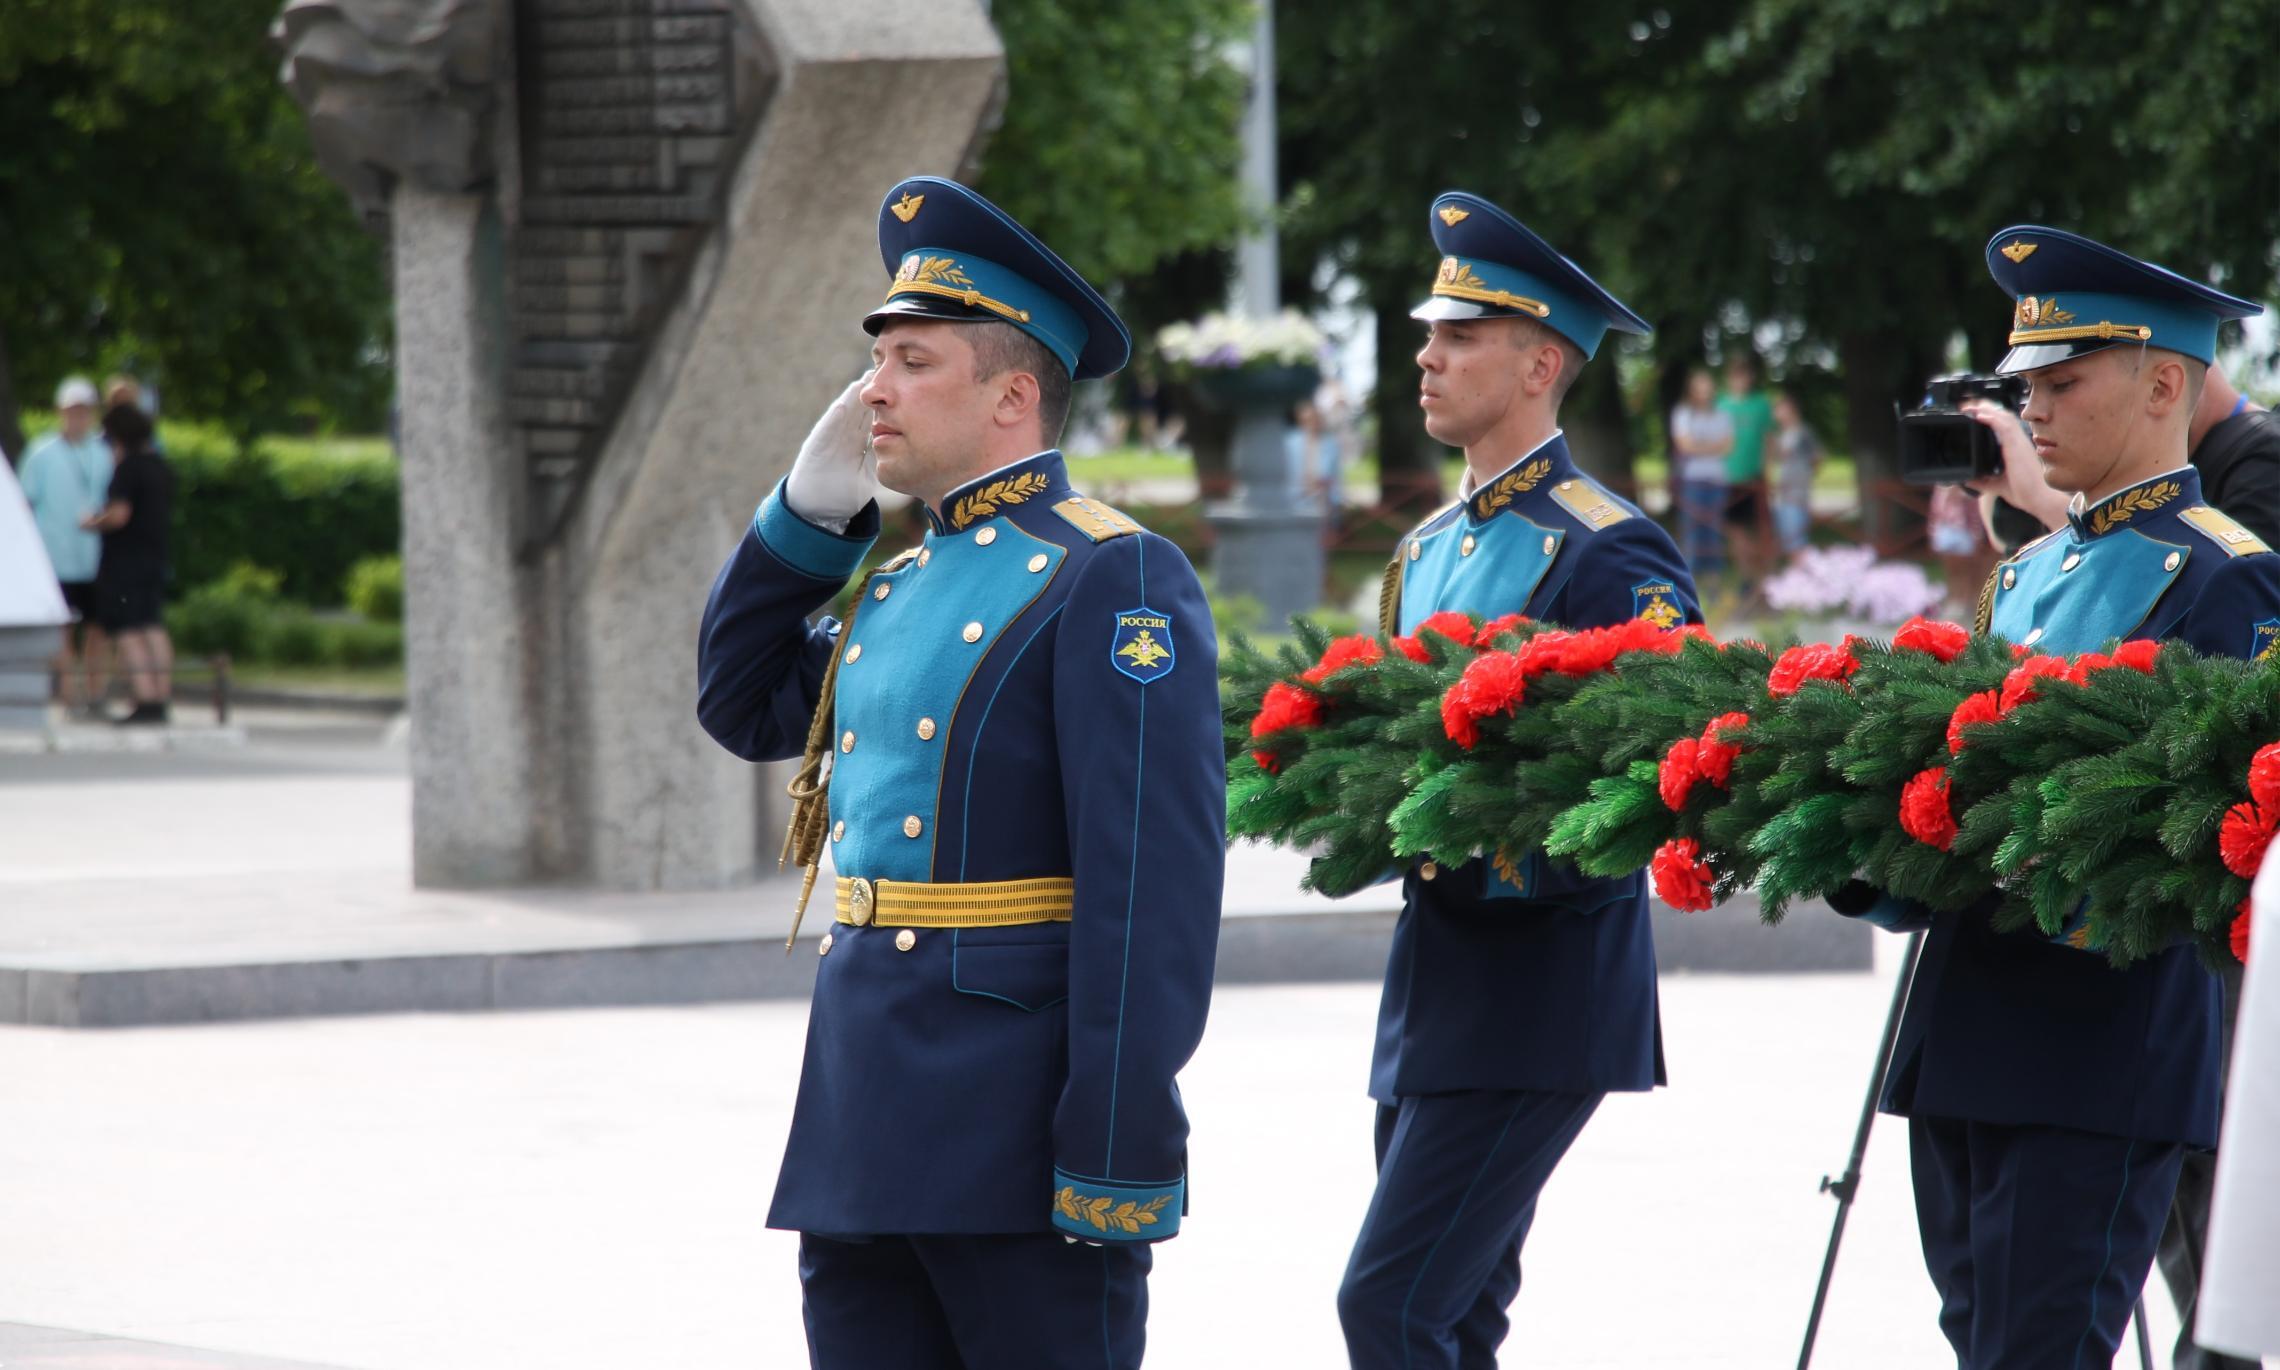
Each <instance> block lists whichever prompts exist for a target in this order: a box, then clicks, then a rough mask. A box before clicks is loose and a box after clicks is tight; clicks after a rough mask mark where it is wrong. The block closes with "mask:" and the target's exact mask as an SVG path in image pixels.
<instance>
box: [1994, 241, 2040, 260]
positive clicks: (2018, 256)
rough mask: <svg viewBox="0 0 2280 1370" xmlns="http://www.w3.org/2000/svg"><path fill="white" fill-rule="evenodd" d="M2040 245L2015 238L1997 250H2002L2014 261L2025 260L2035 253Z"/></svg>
mask: <svg viewBox="0 0 2280 1370" xmlns="http://www.w3.org/2000/svg"><path fill="white" fill-rule="evenodd" d="M2038 246H2040V244H2037V243H2023V242H2020V241H2019V240H2018V239H2016V238H2014V239H2012V240H2011V242H2010V243H2009V244H2008V245H2006V246H2004V247H2001V248H1998V249H1996V250H1997V251H1999V252H2001V253H2002V254H2003V255H2004V256H2006V257H2009V258H2010V259H2011V260H2012V261H2013V262H2023V261H2025V260H2026V259H2027V258H2029V257H2032V256H2034V255H2035V248H2036V247H2038Z"/></svg>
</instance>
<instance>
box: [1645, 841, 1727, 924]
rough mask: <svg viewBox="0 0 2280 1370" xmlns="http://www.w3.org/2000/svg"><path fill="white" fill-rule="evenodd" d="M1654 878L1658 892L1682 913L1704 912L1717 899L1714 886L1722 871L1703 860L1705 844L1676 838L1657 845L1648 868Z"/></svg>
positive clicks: (1657, 893) (1660, 896) (1664, 900)
mask: <svg viewBox="0 0 2280 1370" xmlns="http://www.w3.org/2000/svg"><path fill="white" fill-rule="evenodd" d="M1647 869H1648V871H1649V872H1650V873H1651V874H1652V876H1653V878H1654V885H1655V894H1656V895H1657V896H1658V897H1659V898H1660V899H1661V900H1662V901H1663V902H1664V903H1666V904H1668V905H1670V906H1671V907H1672V908H1674V909H1677V910H1679V911H1680V912H1682V913H1700V912H1702V911H1703V910H1704V909H1707V908H1709V907H1710V905H1711V904H1712V903H1713V902H1714V901H1713V900H1712V898H1711V885H1712V883H1713V882H1714V881H1716V879H1717V878H1718V873H1717V872H1716V871H1713V870H1711V869H1710V867H1709V864H1708V863H1707V862H1705V861H1703V860H1702V847H1701V844H1699V843H1697V842H1696V841H1695V840H1694V839H1693V838H1691V837H1674V838H1672V839H1671V840H1669V841H1668V842H1665V843H1663V844H1662V845H1661V846H1659V847H1657V848H1655V859H1654V862H1653V863H1652V864H1651V865H1650V866H1649V867H1648V868H1647Z"/></svg>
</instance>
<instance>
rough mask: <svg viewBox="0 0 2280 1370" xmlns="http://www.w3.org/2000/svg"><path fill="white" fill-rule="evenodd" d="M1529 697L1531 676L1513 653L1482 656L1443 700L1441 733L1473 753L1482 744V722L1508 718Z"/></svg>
mask: <svg viewBox="0 0 2280 1370" xmlns="http://www.w3.org/2000/svg"><path fill="white" fill-rule="evenodd" d="M1527 693H1528V673H1527V670H1526V668H1525V667H1523V666H1522V665H1521V663H1520V658H1519V657H1517V656H1515V655H1513V654H1512V653H1511V652H1483V653H1482V654H1481V655H1479V656H1477V657H1475V658H1474V659H1473V663H1472V664H1471V665H1470V666H1467V667H1465V673H1464V674H1463V675H1461V676H1458V677H1457V683H1456V684H1454V685H1451V686H1450V687H1449V689H1448V693H1446V694H1444V695H1442V696H1441V731H1443V732H1445V733H1447V734H1448V736H1449V740H1450V741H1451V742H1454V743H1456V744H1457V745H1458V746H1460V747H1463V748H1466V749H1467V750H1470V749H1471V748H1472V746H1473V744H1474V743H1477V742H1479V741H1480V721H1481V720H1482V719H1484V718H1488V717H1491V716H1493V715H1496V714H1509V713H1511V712H1512V711H1513V710H1514V709H1517V708H1519V707H1520V701H1521V700H1522V699H1523V698H1525V697H1526V696H1527Z"/></svg>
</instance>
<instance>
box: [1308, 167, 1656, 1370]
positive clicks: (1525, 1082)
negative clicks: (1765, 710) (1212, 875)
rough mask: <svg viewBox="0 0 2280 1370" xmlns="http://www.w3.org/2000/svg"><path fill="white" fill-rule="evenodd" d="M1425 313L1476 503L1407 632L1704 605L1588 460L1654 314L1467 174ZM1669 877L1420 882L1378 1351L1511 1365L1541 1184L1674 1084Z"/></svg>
mask: <svg viewBox="0 0 2280 1370" xmlns="http://www.w3.org/2000/svg"><path fill="white" fill-rule="evenodd" d="M1429 223H1430V225H1431V229H1432V234H1433V241H1434V244H1435V245H1436V246H1437V247H1438V248H1439V249H1440V253H1441V260H1440V267H1439V270H1438V272H1437V273H1436V274H1435V276H1434V279H1433V289H1432V295H1431V297H1430V298H1429V299H1427V301H1426V302H1425V303H1424V304H1422V305H1420V306H1419V307H1418V308H1417V309H1416V310H1415V311H1413V313H1414V317H1416V318H1418V319H1421V320H1424V321H1426V323H1427V324H1428V326H1429V329H1430V332H1429V335H1428V337H1427V340H1426V343H1425V347H1424V350H1423V351H1421V352H1419V353H1418V354H1417V364H1418V365H1419V367H1421V368H1422V369H1423V371H1424V376H1423V378H1422V382H1421V387H1420V389H1421V394H1420V404H1421V405H1422V407H1423V409H1424V414H1425V431H1426V432H1427V433H1429V434H1431V435H1432V436H1433V437H1434V438H1435V439H1437V440H1439V441H1441V442H1444V443H1447V444H1449V445H1450V446H1453V447H1460V448H1463V449H1464V454H1465V476H1464V480H1463V482H1462V484H1461V486H1460V493H1461V494H1462V496H1463V498H1461V499H1460V500H1458V501H1457V502H1456V503H1455V504H1453V505H1451V506H1449V507H1448V508H1446V509H1443V510H1441V511H1440V512H1438V513H1436V514H1434V515H1433V516H1432V517H1431V518H1429V519H1427V520H1426V521H1425V522H1424V523H1423V524H1422V525H1420V526H1419V527H1418V528H1417V529H1416V531H1414V532H1412V533H1411V534H1410V535H1409V536H1408V537H1406V538H1404V539H1403V540H1402V542H1401V545H1400V547H1399V548H1398V549H1397V550H1396V552H1395V555H1394V559H1393V562H1392V564H1391V565H1390V566H1389V567H1388V568H1387V571H1386V584H1385V594H1384V598H1383V601H1382V606H1383V607H1382V615H1381V617H1382V623H1381V627H1382V628H1383V629H1384V630H1385V631H1386V632H1388V633H1394V632H1399V633H1413V632H1415V631H1416V628H1417V625H1418V624H1419V623H1420V622H1422V621H1423V620H1424V619H1425V618H1426V617H1427V616H1428V615H1430V614H1433V613H1435V612H1437V611H1441V610H1458V611H1464V612H1469V613H1473V614H1478V615H1481V616H1483V617H1495V616H1498V615H1502V614H1507V613H1515V612H1517V613H1523V614H1526V615H1527V616H1528V617H1530V618H1533V619H1537V620H1540V621H1546V622H1552V623H1557V624H1560V625H1562V626H1564V627H1568V628H1596V627H1602V626H1605V625H1608V624H1613V623H1620V622H1625V621H1628V620H1630V619H1633V618H1641V617H1643V618H1646V619H1649V620H1651V621H1653V622H1654V623H1655V624H1657V625H1658V626H1660V627H1662V628H1664V629H1666V630H1668V629H1675V628H1677V627H1679V626H1680V625H1681V624H1684V623H1694V622H1699V621H1700V620H1701V614H1700V611H1699V609H1698V608H1697V605H1696V599H1695V592H1694V582H1693V578H1692V577H1691V576H1690V575H1689V574H1688V572H1687V569H1686V563H1685V562H1684V561H1683V560H1682V559H1681V558H1680V557H1679V554H1678V549H1677V547H1676V546H1674V545H1673V544H1672V542H1671V540H1670V537H1669V535H1668V534H1667V533H1665V532H1664V531H1663V530H1662V528H1661V527H1660V526H1658V525H1657V524H1656V523H1655V522H1654V521H1653V520H1652V519H1649V518H1647V517H1645V516H1644V515H1642V514H1641V513H1640V512H1639V510H1638V509H1637V508H1636V507H1635V506H1633V505H1632V504H1630V503H1629V502H1628V501H1625V500H1623V499H1620V498H1618V497H1616V496H1615V495H1613V494H1611V493H1609V492H1608V491H1607V490H1606V489H1604V488H1603V487H1601V486H1600V485H1599V484H1598V483H1597V482H1595V481H1593V480H1592V479H1591V478H1590V477H1588V476H1586V475H1584V474H1583V473H1582V472H1581V471H1580V470H1578V469H1577V467H1576V465H1575V462H1574V460H1573V458H1571V457H1570V456H1569V454H1568V450H1567V442H1566V440H1565V439H1564V438H1563V437H1562V436H1561V434H1560V427H1559V407H1560V399H1561V397H1562V396H1563V395H1565V394H1566V393H1567V390H1568V387H1569V386H1570V385H1572V384H1573V383H1574V381H1575V378H1576V374H1577V373H1578V372H1579V371H1580V370H1581V369H1582V367H1583V365H1584V363H1585V362H1587V361H1588V360H1590V358H1591V357H1592V355H1593V354H1594V353H1596V352H1597V351H1598V349H1599V344H1600V341H1601V339H1602V338H1603V337H1604V336H1605V335H1606V333H1607V332H1608V330H1609V329H1611V328H1612V329H1617V330H1620V331H1622V332H1626V333H1638V334H1643V333H1646V332H1647V331H1648V328H1647V324H1646V321H1645V320H1643V319H1641V318H1640V317H1639V316H1638V315H1636V314H1634V313H1632V312H1631V311H1630V310H1629V309H1628V308H1626V307H1625V306H1624V305H1623V303H1622V302H1621V301H1620V300H1617V299H1616V298H1615V297H1614V296H1613V295H1611V294H1609V293H1608V292H1607V291H1606V290H1604V289H1602V288H1601V287H1600V285H1599V284H1598V283H1597V282H1596V281H1594V280H1592V279H1591V277H1589V276H1588V275H1586V274H1584V272H1583V270H1582V269H1581V268H1580V267H1578V266H1576V264H1575V263H1573V262H1571V261H1569V260H1568V259H1567V258H1566V257H1563V256H1561V255H1560V254H1559V253H1558V252H1556V251H1554V250H1553V249H1552V248H1551V247H1550V246H1549V245H1547V244H1546V243H1545V242H1544V241H1543V240H1542V239H1541V238H1538V237H1537V236H1536V235H1535V234H1534V233H1531V232H1530V231H1529V230H1528V229H1527V228H1525V227H1524V226H1522V225H1521V223H1520V221H1519V220H1517V219H1515V218H1513V217H1512V216H1511V215H1509V214H1507V213H1505V212H1504V211H1503V210H1502V209H1499V208H1497V207H1496V206H1495V205H1493V204H1491V203H1489V202H1488V201H1487V200H1484V199H1482V198H1480V197H1479V196H1477V195H1468V194H1464V193H1462V192H1457V191H1452V192H1450V193H1448V194H1444V195H1442V196H1441V197H1440V198H1439V199H1437V200H1435V201H1434V202H1433V206H1432V214H1431V218H1430V220H1429ZM1647 908H1648V904H1647V892H1646V885H1645V877H1644V876H1643V875H1639V874H1634V875H1630V876H1627V877H1624V878H1621V879H1614V880H1600V879H1590V878H1586V877H1584V876H1582V875H1581V874H1579V873H1578V872H1577V871H1576V870H1575V869H1574V867H1572V866H1570V865H1568V864H1566V863H1564V862H1555V861H1552V860H1550V859H1549V858H1547V857H1546V856H1545V855H1544V854H1543V853H1542V852H1514V853H1497V854H1491V856H1490V857H1489V858H1487V859H1482V858H1475V859H1472V860H1468V861H1465V862H1464V863H1463V864H1461V865H1449V866H1436V865H1435V863H1433V862H1431V861H1423V862H1419V863H1416V864H1415V865H1413V866H1412V867H1411V868H1410V869H1409V870H1408V871H1407V873H1406V874H1405V876H1404V877H1403V906H1402V911H1401V917H1400V920H1399V921H1398V922H1397V923H1396V924H1395V926H1394V935H1393V948H1392V952H1391V955H1390V957H1389V959H1388V962H1387V967H1386V979H1385V991H1384V998H1383V1001H1382V1005H1381V1007H1380V1009H1379V1011H1378V1031H1377V1049H1376V1054H1375V1057H1374V1059H1373V1061H1372V1064H1371V1070H1370V1097H1371V1098H1372V1099H1374V1100H1376V1101H1377V1104H1378V1115H1377V1156H1378V1182H1377V1192H1376V1194H1375V1195H1374V1196H1373V1197H1372V1199H1371V1201H1370V1207H1369V1213H1368V1216H1367V1217H1366V1218H1365V1219H1364V1220H1363V1224H1362V1230H1361V1234H1360V1236H1359V1237H1358V1238H1356V1240H1355V1243H1354V1251H1353V1256H1352V1258H1351V1261H1350V1263H1349V1265H1348V1267H1347V1270H1346V1277H1345V1282H1344V1285H1343V1287H1342V1288H1341V1289H1340V1290H1339V1294H1338V1313H1339V1317H1340V1320H1341V1321H1342V1322H1343V1324H1344V1327H1345V1333H1346V1344H1347V1348H1348V1352H1349V1354H1350V1356H1351V1357H1352V1361H1353V1364H1354V1365H1355V1366H1356V1367H1366V1368H1367V1370H1380V1367H1387V1366H1400V1367H1418V1370H1422V1368H1423V1367H1427V1366H1450V1367H1454V1366H1458V1365H1465V1366H1476V1365H1488V1364H1492V1363H1493V1362H1494V1360H1495V1355H1496V1348H1497V1346H1498V1345H1499V1344H1500V1343H1501V1342H1502V1341H1503V1339H1504V1334H1505V1330H1506V1328H1507V1325H1508V1324H1507V1321H1506V1318H1505V1311H1504V1310H1505V1308H1506V1307H1507V1306H1508V1305H1509V1304H1510V1303H1511V1302H1512V1298H1513V1296H1514V1295H1515V1294H1516V1293H1518V1292H1519V1288H1520V1247H1521V1243H1522V1242H1523V1241H1524V1240H1525V1239H1526V1237H1527V1235H1528V1227H1529V1224H1530V1222H1531V1221H1532V1220H1533V1218H1534V1217H1535V1211H1536V1196H1537V1194H1538V1192H1539V1191H1540V1190H1542V1188H1543V1186H1544V1182H1545V1180H1547V1179H1548V1178H1549V1177H1550V1175H1551V1173H1552V1168H1553V1167H1554V1166H1555V1165H1557V1164H1558V1163H1559V1160H1560V1157H1561V1156H1562V1155H1563V1154H1565V1152H1566V1151H1567V1148H1568V1146H1569V1144H1571V1143H1572V1142H1573V1141H1574V1140H1575V1138H1576V1136H1577V1134H1579V1133H1580V1132H1581V1131H1582V1130H1583V1126H1584V1124H1585V1123H1586V1122H1587V1121H1589V1120H1590V1118H1591V1115H1592V1112H1593V1110H1594V1109H1596V1108H1597V1107H1598V1106H1599V1101H1600V1099H1601V1098H1602V1097H1604V1096H1605V1095H1606V1094H1607V1093H1608V1092H1609V1091H1611V1090H1646V1089H1650V1088H1652V1087H1654V1086H1655V1085H1658V1084H1661V1083H1662V1082H1663V1065H1662V1039H1661V1023H1660V1018H1659V1014H1658V1010H1657V1007H1656V998H1655V953H1654V942H1653V937H1652V933H1651V929H1650V926H1649V922H1648V914H1647Z"/></svg>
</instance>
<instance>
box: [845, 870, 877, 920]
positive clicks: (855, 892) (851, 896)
mask: <svg viewBox="0 0 2280 1370" xmlns="http://www.w3.org/2000/svg"><path fill="white" fill-rule="evenodd" d="M871 901H872V894H871V882H870V881H868V880H861V879H858V880H857V881H855V883H854V885H853V887H852V888H850V889H849V890H848V891H847V921H848V922H850V923H853V924H854V925H855V926H856V927H862V926H863V925H864V924H866V923H868V922H870V921H871Z"/></svg>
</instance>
